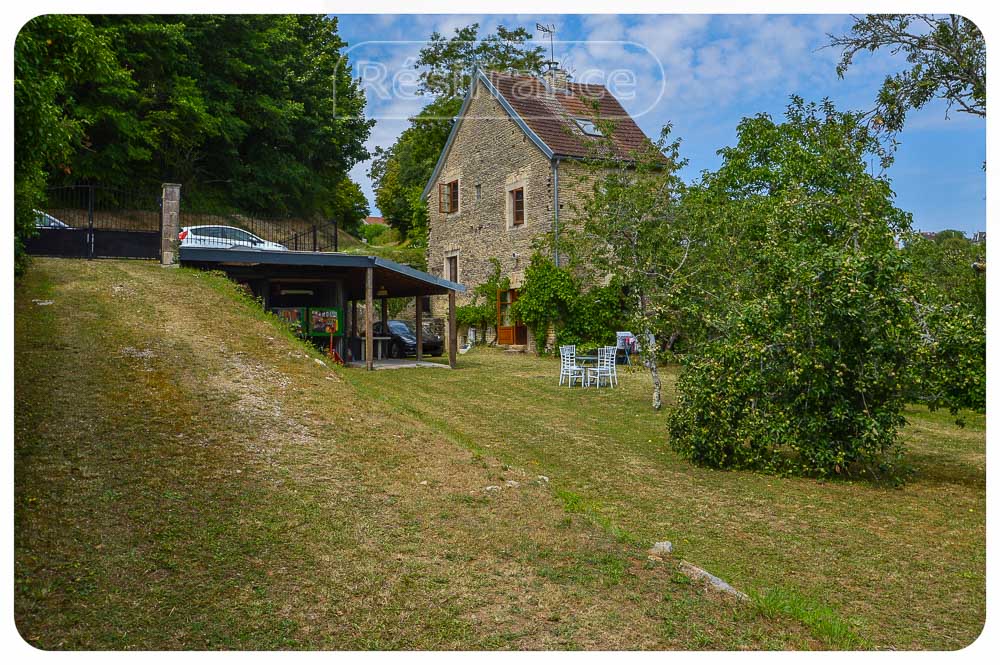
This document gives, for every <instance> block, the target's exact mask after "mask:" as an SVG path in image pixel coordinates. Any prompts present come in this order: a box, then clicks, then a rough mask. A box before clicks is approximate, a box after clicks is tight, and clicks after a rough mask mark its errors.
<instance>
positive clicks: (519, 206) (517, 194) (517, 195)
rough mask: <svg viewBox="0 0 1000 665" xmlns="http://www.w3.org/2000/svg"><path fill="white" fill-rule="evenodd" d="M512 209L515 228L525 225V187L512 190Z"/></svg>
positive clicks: (512, 220)
mask: <svg viewBox="0 0 1000 665" xmlns="http://www.w3.org/2000/svg"><path fill="white" fill-rule="evenodd" d="M510 209H511V213H512V216H511V222H512V223H513V224H514V226H520V225H521V224H524V187H518V188H517V189H512V190H510Z"/></svg>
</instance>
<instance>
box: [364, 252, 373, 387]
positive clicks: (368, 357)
mask: <svg viewBox="0 0 1000 665" xmlns="http://www.w3.org/2000/svg"><path fill="white" fill-rule="evenodd" d="M374 272H375V269H374V268H372V267H368V268H365V369H367V370H368V371H369V372H370V371H371V370H373V369H375V360H374V358H373V355H372V352H373V351H374V348H373V344H372V342H373V340H372V316H374V314H375V299H374V298H373V297H372V281H373V278H374V276H375V275H374Z"/></svg>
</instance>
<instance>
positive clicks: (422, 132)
mask: <svg viewBox="0 0 1000 665" xmlns="http://www.w3.org/2000/svg"><path fill="white" fill-rule="evenodd" d="M461 106H462V100H461V99H458V98H442V99H437V100H434V101H433V102H431V103H430V104H428V105H427V106H425V107H424V108H423V109H422V110H421V111H420V113H419V114H417V115H416V116H415V117H414V118H412V119H411V120H410V126H409V127H408V128H406V129H405V130H403V133H402V134H401V135H400V136H399V138H398V139H396V143H394V144H393V145H392V146H391V147H389V148H381V147H380V148H376V150H375V158H374V159H373V160H372V166H371V169H370V171H369V175H370V176H371V178H372V182H373V184H374V186H375V203H376V205H378V208H379V210H381V211H382V215H383V216H384V217H385V220H386V222H387V223H388V224H389V225H390V226H392V227H393V228H395V229H397V230H398V231H399V232H400V234H401V235H403V236H409V237H410V239H411V240H412V241H413V242H414V243H415V244H418V245H426V238H427V214H426V206H425V204H424V203H423V202H421V200H420V195H421V193H423V189H424V187H425V186H426V185H427V180H428V179H429V178H430V177H431V173H432V172H433V171H434V165H435V164H436V163H437V160H438V157H440V155H441V150H442V149H443V148H444V144H445V142H446V141H447V140H448V134H449V133H450V132H451V124H452V118H454V116H455V115H457V114H458V111H459V109H460V108H461Z"/></svg>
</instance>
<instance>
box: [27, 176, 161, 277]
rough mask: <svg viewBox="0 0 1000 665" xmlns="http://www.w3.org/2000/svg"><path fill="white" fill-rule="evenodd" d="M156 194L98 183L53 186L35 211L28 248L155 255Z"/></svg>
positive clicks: (50, 252)
mask: <svg viewBox="0 0 1000 665" xmlns="http://www.w3.org/2000/svg"><path fill="white" fill-rule="evenodd" d="M161 205H162V202H161V194H160V192H159V191H157V192H151V193H146V194H141V193H137V192H129V191H125V190H121V189H113V188H109V187H100V186H98V185H74V186H69V187H53V188H50V189H49V190H47V198H46V202H45V206H44V208H43V209H40V210H36V211H35V226H36V231H37V235H35V237H33V238H31V239H29V240H28V242H27V243H26V249H27V251H28V253H30V254H36V255H41V256H69V257H77V258H86V259H95V258H125V259H158V258H160V228H161V227H160V225H161V224H162V217H161V215H160V206H161Z"/></svg>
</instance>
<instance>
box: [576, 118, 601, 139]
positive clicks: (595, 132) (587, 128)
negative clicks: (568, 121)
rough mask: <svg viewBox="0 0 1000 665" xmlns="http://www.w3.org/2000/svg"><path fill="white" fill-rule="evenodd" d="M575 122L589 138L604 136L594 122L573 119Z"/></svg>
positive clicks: (584, 119)
mask: <svg viewBox="0 0 1000 665" xmlns="http://www.w3.org/2000/svg"><path fill="white" fill-rule="evenodd" d="M573 121H574V122H575V123H576V126H577V127H579V128H580V131H581V132H583V133H584V134H586V135H587V136H604V134H602V133H601V130H600V129H598V127H597V125H595V124H594V122H593V121H592V120H588V119H586V118H573Z"/></svg>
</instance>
